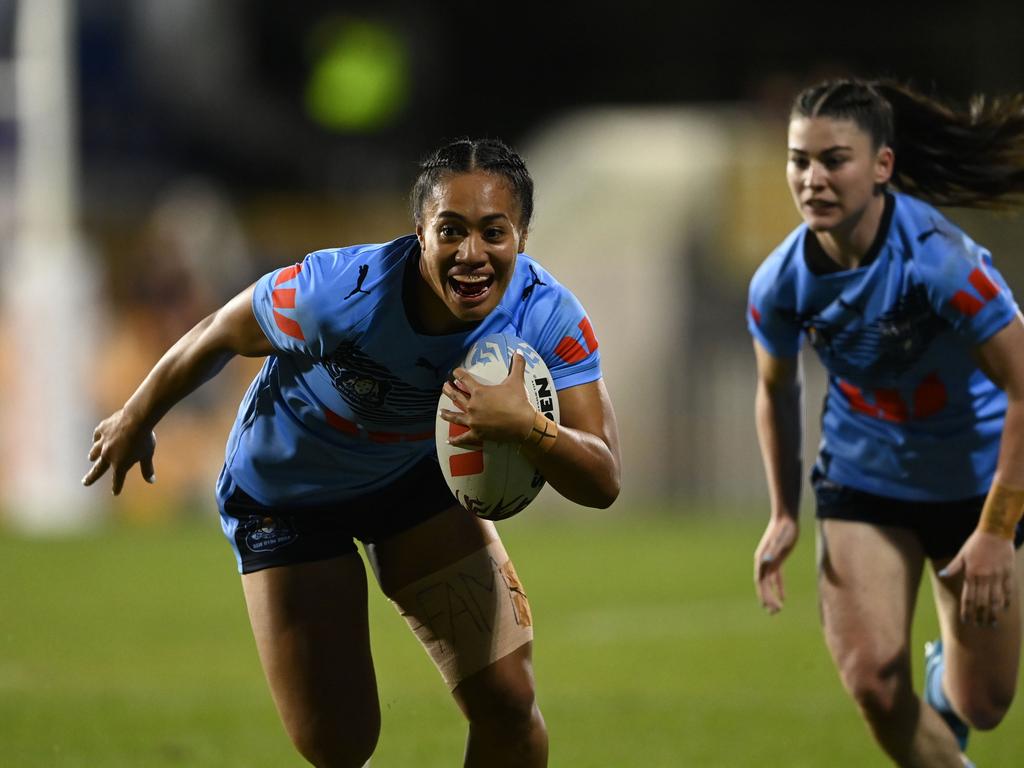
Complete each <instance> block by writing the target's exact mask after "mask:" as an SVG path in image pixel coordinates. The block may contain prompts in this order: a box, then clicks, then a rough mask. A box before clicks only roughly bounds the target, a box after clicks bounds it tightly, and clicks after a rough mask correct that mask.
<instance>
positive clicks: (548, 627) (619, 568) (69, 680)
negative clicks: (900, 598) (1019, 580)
mask: <svg viewBox="0 0 1024 768" xmlns="http://www.w3.org/2000/svg"><path fill="white" fill-rule="evenodd" d="M613 512H614V514H607V513H605V514H602V515H600V516H597V517H593V518H588V517H586V516H585V515H583V514H580V515H579V516H576V515H574V516H572V517H571V518H567V517H565V516H558V517H556V518H555V519H545V512H544V508H543V506H542V505H541V504H538V505H537V506H536V507H533V508H531V509H530V510H529V511H528V513H525V514H524V515H522V516H521V517H520V518H516V519H514V520H510V521H506V522H505V523H502V524H501V530H502V533H503V535H504V538H505V541H506V544H507V546H508V548H509V550H510V552H511V553H512V556H513V559H514V561H515V563H516V565H517V568H518V570H519V573H520V575H521V576H522V578H523V580H524V583H525V585H526V588H527V591H528V593H529V595H530V599H531V603H532V606H533V611H534V616H535V620H536V625H537V626H536V630H537V642H536V648H535V663H536V670H537V677H538V685H539V696H540V703H541V707H542V709H543V711H544V715H545V717H546V719H547V722H548V727H549V729H550V732H551V765H552V766H556V767H566V768H585V767H587V766H593V767H594V768H616V767H618V766H640V767H642V768H650V767H653V766H683V765H702V766H704V765H707V766H728V767H730V768H733V767H736V768H739V767H740V766H759V767H760V766H786V767H789V766H793V767H796V766H831V767H836V768H838V767H840V766H858V767H862V766H868V765H885V764H886V763H885V761H884V760H883V758H882V756H881V754H880V753H879V752H877V751H876V749H875V748H874V747H873V745H872V744H871V742H870V739H869V737H868V735H867V732H866V731H865V729H864V727H863V726H862V725H861V723H860V720H859V718H858V716H857V714H856V711H855V709H854V706H853V704H852V703H851V702H850V701H849V700H848V699H847V698H846V696H845V694H844V693H843V692H842V691H841V689H840V686H839V682H838V679H837V677H836V674H835V672H834V671H833V669H832V665H831V662H830V660H829V658H828V656H827V653H826V651H825V648H824V644H823V642H822V639H821V633H820V630H819V628H818V620H817V607H816V602H815V596H814V574H813V549H814V546H813V536H812V535H811V531H810V526H809V525H808V526H807V529H806V530H805V532H804V538H803V540H802V541H801V543H800V547H799V549H798V551H797V553H796V555H795V556H794V558H793V560H792V562H791V563H790V564H789V568H788V572H787V576H788V582H787V586H788V592H789V594H788V604H787V607H786V610H785V611H784V612H783V613H782V614H780V615H778V616H775V617H772V618H769V617H767V616H766V615H764V614H763V612H762V611H761V610H760V608H759V606H758V604H757V602H756V599H755V597H754V594H753V590H752V587H751V585H750V565H749V563H750V556H751V552H752V548H753V547H754V545H755V543H756V541H757V538H758V536H759V533H760V530H761V522H760V520H751V519H745V518H738V517H734V516H732V517H730V516H719V517H712V516H706V515H705V516H699V515H690V516H687V517H684V518H678V517H677V518H675V519H668V518H667V517H664V516H660V517H659V516H650V515H638V514H636V510H630V509H626V508H622V507H619V508H616V509H614V510H613ZM0 579H2V580H0V584H2V587H0V590H2V592H0V594H2V599H0V765H5V766H8V765H9V766H17V767H19V768H20V767H22V766H25V767H29V766H47V767H50V766H103V767H105V766H132V767H133V768H139V767H140V766H175V765H181V766H218V767H223V766H290V765H302V764H304V763H303V762H302V761H301V760H300V759H299V758H298V757H297V756H296V754H295V753H293V751H292V748H291V746H290V744H289V743H288V741H287V738H286V737H285V736H284V733H283V731H282V729H281V727H280V725H279V724H278V721H277V716H276V713H275V711H274V708H273V705H272V703H271V700H270V697H269V694H268V692H267V690H266V687H265V684H264V681H263V677H262V672H261V670H260V667H259V664H258V662H257V659H256V652H255V648H254V646H253V642H252V638H251V636H250V633H249V629H248V624H247V620H246V616H245V609H244V606H243V603H242V598H241V591H240V588H239V584H238V577H237V574H236V573H235V571H234V560H233V557H232V556H231V553H230V550H229V549H228V546H227V544H226V543H225V542H224V541H223V539H222V538H221V536H220V533H219V528H218V526H217V522H216V520H215V518H214V517H212V516H211V517H210V518H209V520H208V521H206V522H202V523H189V524H180V525H174V526H170V527H167V526H157V527H113V528H109V529H104V530H103V531H101V532H96V533H92V534H89V535H83V536H76V537H69V538H60V539H25V538H21V537H18V536H15V535H13V534H11V533H0ZM923 597H925V598H928V599H927V600H926V601H925V602H923V603H922V605H921V609H920V610H919V620H918V624H917V626H916V627H915V634H914V643H915V647H917V648H919V647H920V646H921V644H922V643H923V641H924V640H925V639H927V638H928V637H930V636H931V635H933V634H934V633H935V626H936V625H935V619H934V614H933V609H932V608H931V601H930V597H929V595H928V594H927V593H925V594H924V595H923ZM371 613H372V632H373V640H374V652H375V659H376V663H377V670H378V680H379V686H380V699H381V707H382V711H383V716H384V723H383V730H382V734H381V739H380V745H379V747H378V750H377V754H376V755H375V756H374V758H373V763H372V764H373V768H389V767H401V768H408V767H410V766H415V767H416V768H429V767H430V766H445V767H447V766H454V765H459V764H460V757H461V751H462V742H463V738H464V726H463V724H462V721H461V717H460V715H459V713H458V711H457V710H456V708H455V705H454V704H453V703H452V701H451V700H450V698H449V697H448V695H447V692H446V690H445V687H444V685H443V684H442V682H441V680H440V677H439V676H438V675H437V673H436V672H435V671H434V669H433V667H432V666H431V665H430V663H429V661H428V660H427V657H426V655H425V654H424V652H423V651H422V649H421V648H420V647H419V645H418V644H417V643H416V641H415V639H414V638H413V637H412V636H411V634H410V633H409V632H408V630H407V629H406V627H405V624H404V622H403V621H402V620H401V619H400V617H399V616H398V615H397V614H396V613H395V612H394V610H393V609H392V608H391V607H390V605H389V604H388V603H387V602H386V601H385V600H384V599H383V598H382V597H381V596H380V594H379V592H376V591H374V592H373V594H372V595H371ZM919 656H920V654H918V658H917V659H916V661H915V663H916V673H917V677H918V680H919V679H920V669H921V659H920V658H919ZM1022 710H1024V707H1021V706H1020V705H1018V706H1016V707H1015V708H1014V710H1013V711H1012V712H1011V714H1010V716H1009V718H1008V720H1007V721H1006V722H1005V723H1004V724H1003V726H1002V727H1001V728H1000V729H999V730H998V731H996V732H994V733H991V734H974V735H973V736H972V744H971V750H970V752H971V754H972V756H973V757H974V758H975V759H976V761H977V762H978V765H979V766H981V767H982V768H991V767H992V766H1009V765H1019V764H1020V760H1021V757H1020V755H1021V753H1022V752H1024V711H1022Z"/></svg>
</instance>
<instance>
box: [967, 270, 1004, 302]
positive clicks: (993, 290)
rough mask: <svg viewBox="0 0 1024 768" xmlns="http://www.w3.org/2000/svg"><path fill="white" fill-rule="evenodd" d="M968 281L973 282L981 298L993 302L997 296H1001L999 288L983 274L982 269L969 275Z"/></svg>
mask: <svg viewBox="0 0 1024 768" xmlns="http://www.w3.org/2000/svg"><path fill="white" fill-rule="evenodd" d="M967 279H968V280H969V281H970V282H971V285H973V286H974V290H976V291H977V292H978V293H979V294H980V295H981V297H982V298H983V299H984V300H985V301H986V302H988V301H992V299H994V298H995V297H996V296H998V295H999V286H998V285H996V284H995V283H993V282H992V281H991V280H990V279H989V277H988V275H986V274H985V273H984V272H982V271H981V270H980V269H975V270H973V271H972V272H971V274H970V275H968V277H967Z"/></svg>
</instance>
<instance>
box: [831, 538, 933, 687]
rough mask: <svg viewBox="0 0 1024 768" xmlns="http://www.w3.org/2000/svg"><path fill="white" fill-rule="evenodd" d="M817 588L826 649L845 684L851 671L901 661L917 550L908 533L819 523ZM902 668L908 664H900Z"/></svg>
mask: <svg viewBox="0 0 1024 768" xmlns="http://www.w3.org/2000/svg"><path fill="white" fill-rule="evenodd" d="M818 537H819V538H818V563H819V565H818V571H819V572H818V589H819V599H820V601H821V612H822V623H823V626H824V630H825V639H826V641H827V643H828V646H829V649H830V650H831V651H832V655H833V657H834V658H835V660H836V663H837V665H838V666H839V668H840V672H841V674H843V677H844V682H846V683H847V685H848V686H849V685H850V684H851V683H853V682H854V680H855V678H856V676H857V675H858V674H872V669H874V671H878V670H879V669H884V668H885V667H887V666H890V665H894V664H901V665H903V664H907V665H908V660H907V653H908V648H907V645H908V640H909V633H910V626H911V622H912V620H913V614H914V607H915V603H916V598H917V590H918V587H919V585H920V580H921V573H922V569H923V564H924V552H923V550H922V548H921V545H920V544H919V543H918V541H917V539H916V538H915V536H914V535H913V533H911V532H910V531H907V530H904V529H901V528H895V527H887V526H878V525H873V524H869V523H861V522H853V521H847V520H837V519H825V520H822V521H821V523H820V526H819V533H818ZM907 669H909V666H907Z"/></svg>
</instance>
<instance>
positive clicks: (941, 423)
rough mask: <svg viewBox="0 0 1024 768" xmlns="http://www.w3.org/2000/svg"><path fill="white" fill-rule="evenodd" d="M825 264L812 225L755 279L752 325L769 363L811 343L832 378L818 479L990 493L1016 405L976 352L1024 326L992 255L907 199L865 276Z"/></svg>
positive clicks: (879, 488) (899, 203)
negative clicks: (1007, 418)
mask: <svg viewBox="0 0 1024 768" xmlns="http://www.w3.org/2000/svg"><path fill="white" fill-rule="evenodd" d="M822 257H823V253H822V252H821V251H820V245H818V243H817V239H816V238H815V237H814V236H813V235H812V234H811V233H810V231H809V230H808V228H807V226H806V225H801V226H799V227H798V228H797V229H796V230H795V231H794V232H793V233H792V234H790V236H789V237H788V238H787V239H786V240H785V241H784V242H783V243H782V245H780V246H779V247H778V248H777V249H776V250H775V251H774V252H773V253H772V254H771V256H769V257H768V259H767V260H766V261H765V262H764V263H763V264H762V265H761V267H760V268H759V269H758V271H757V273H756V274H755V275H754V278H753V280H752V281H751V284H750V301H749V305H748V313H747V316H748V327H749V329H750V332H751V333H752V334H753V336H754V338H755V339H757V341H759V342H760V343H761V344H762V345H763V346H764V348H765V349H766V350H767V351H768V352H769V353H771V354H772V355H775V356H777V357H792V356H794V355H796V354H797V352H798V351H799V348H800V342H801V337H805V338H807V339H808V340H809V342H810V343H811V345H812V346H813V347H814V349H815V351H816V352H817V354H818V357H819V358H820V359H821V361H822V363H823V364H824V365H825V368H826V369H827V370H828V373H829V382H828V394H827V397H826V400H825V406H824V413H823V416H822V442H821V447H820V453H819V468H820V469H821V470H822V471H823V472H824V473H825V476H826V477H828V478H829V479H830V480H832V481H834V482H836V483H840V484H842V485H846V486H849V487H851V488H856V489H859V490H862V491H866V492H868V493H874V494H877V495H880V496H888V497H891V498H896V499H904V500H909V501H947V500H955V499H962V498H967V497H969V496H977V495H980V494H983V493H986V492H987V491H988V488H989V484H990V483H991V480H992V475H993V473H994V472H995V467H996V460H997V457H998V450H999V439H1000V436H1001V433H1002V427H1003V417H1004V415H1005V412H1006V396H1005V394H1004V393H1003V392H1002V391H1001V390H1000V389H999V388H998V387H996V386H995V385H994V384H993V383H992V382H991V381H990V380H989V379H988V378H987V377H986V376H985V375H984V374H983V373H982V372H981V370H980V369H979V368H978V366H977V364H976V363H975V361H974V359H973V358H972V356H971V350H972V348H973V347H976V346H977V345H979V344H981V343H983V342H984V341H986V340H987V339H988V338H990V337H991V336H992V335H993V334H995V333H996V332H997V331H999V330H1000V329H1002V328H1004V327H1005V326H1006V325H1007V324H1008V323H1009V322H1010V321H1011V320H1012V319H1013V318H1014V316H1015V315H1016V313H1017V306H1016V304H1015V303H1014V300H1013V297H1012V295H1011V293H1010V290H1009V288H1008V287H1007V286H1006V283H1005V281H1004V280H1003V278H1002V277H1001V276H1000V274H999V273H998V272H997V271H996V270H995V268H994V267H993V266H992V257H991V255H990V254H989V253H988V251H986V250H985V249H984V248H982V247H980V246H979V245H977V244H976V243H974V242H973V241H972V240H971V239H970V238H969V237H967V235H966V234H964V233H963V231H961V230H960V229H959V228H958V227H956V226H955V225H954V224H952V223H951V222H950V221H948V220H947V219H946V218H945V217H944V216H943V215H942V214H941V213H939V212H938V211H937V210H936V209H935V208H933V207H931V206H930V205H927V204H926V203H923V202H921V201H919V200H917V199H915V198H913V197H909V196H907V195H903V194H898V193H897V194H892V195H889V196H887V201H886V213H885V216H884V217H883V221H882V225H881V229H880V231H879V235H878V238H877V239H876V242H875V244H874V245H873V247H872V251H871V252H870V253H869V255H868V257H867V258H866V263H865V264H863V265H862V266H861V267H859V268H857V269H851V270H840V269H839V268H838V266H837V265H834V264H833V265H832V266H833V270H834V271H833V270H829V269H828V265H827V264H823V259H822ZM825 261H827V257H825Z"/></svg>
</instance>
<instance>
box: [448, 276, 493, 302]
mask: <svg viewBox="0 0 1024 768" xmlns="http://www.w3.org/2000/svg"><path fill="white" fill-rule="evenodd" d="M493 283H494V275H455V276H453V277H449V278H448V285H449V286H450V287H451V289H452V291H453V292H454V293H455V294H456V295H457V296H461V297H462V298H465V299H478V298H481V297H482V296H483V295H484V294H486V293H487V291H488V289H489V288H490V287H491V285H492V284H493Z"/></svg>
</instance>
